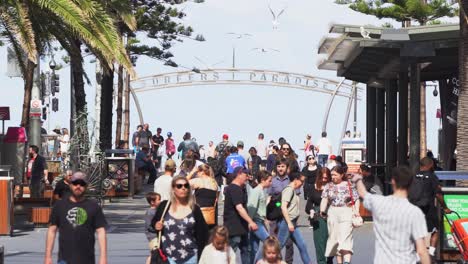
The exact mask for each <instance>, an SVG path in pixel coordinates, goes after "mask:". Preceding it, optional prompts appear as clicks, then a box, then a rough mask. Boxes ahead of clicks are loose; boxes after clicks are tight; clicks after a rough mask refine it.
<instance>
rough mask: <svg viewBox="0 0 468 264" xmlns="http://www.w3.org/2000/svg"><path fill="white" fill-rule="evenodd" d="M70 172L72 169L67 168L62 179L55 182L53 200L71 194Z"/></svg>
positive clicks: (71, 172)
mask: <svg viewBox="0 0 468 264" xmlns="http://www.w3.org/2000/svg"><path fill="white" fill-rule="evenodd" d="M72 174H73V171H72V170H67V172H66V174H65V176H64V177H63V179H62V180H60V181H58V182H57V184H56V185H55V189H54V200H60V199H64V198H67V197H68V196H70V195H71V190H70V184H71V176H72Z"/></svg>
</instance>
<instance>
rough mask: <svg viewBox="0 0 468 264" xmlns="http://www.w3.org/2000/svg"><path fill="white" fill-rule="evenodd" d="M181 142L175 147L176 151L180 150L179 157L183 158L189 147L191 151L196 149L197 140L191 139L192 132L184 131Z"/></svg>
mask: <svg viewBox="0 0 468 264" xmlns="http://www.w3.org/2000/svg"><path fill="white" fill-rule="evenodd" d="M183 140H184V141H182V142H180V144H179V146H178V147H177V151H179V152H181V155H180V158H181V159H185V153H187V151H188V150H189V149H190V150H192V151H198V144H197V142H195V141H193V140H192V134H190V132H185V134H184V137H183Z"/></svg>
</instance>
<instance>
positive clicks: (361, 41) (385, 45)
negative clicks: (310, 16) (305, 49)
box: [318, 24, 459, 84]
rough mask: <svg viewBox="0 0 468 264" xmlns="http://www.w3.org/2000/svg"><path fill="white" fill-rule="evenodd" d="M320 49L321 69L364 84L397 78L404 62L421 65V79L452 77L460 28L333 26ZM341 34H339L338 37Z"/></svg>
mask: <svg viewBox="0 0 468 264" xmlns="http://www.w3.org/2000/svg"><path fill="white" fill-rule="evenodd" d="M329 32H330V33H331V35H332V36H329V37H325V38H324V39H323V40H322V41H321V42H320V46H319V49H318V53H319V54H326V58H325V59H323V60H321V61H320V62H319V65H318V68H319V69H324V70H333V71H336V72H337V75H338V76H340V77H345V78H346V79H348V80H353V81H357V82H362V83H368V84H372V83H376V84H378V83H382V82H380V81H381V80H384V79H396V78H397V76H398V73H399V72H400V68H401V65H402V63H404V62H405V61H406V62H413V61H417V62H419V63H421V69H422V70H421V80H422V81H431V80H439V79H444V78H449V77H451V76H453V74H454V73H456V72H457V70H458V40H459V25H458V24H443V25H434V26H418V27H410V28H404V29H390V28H378V27H371V26H353V25H332V26H331V28H330V31H329ZM337 34H340V35H337ZM333 35H334V36H333Z"/></svg>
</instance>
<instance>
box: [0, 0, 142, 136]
mask: <svg viewBox="0 0 468 264" xmlns="http://www.w3.org/2000/svg"><path fill="white" fill-rule="evenodd" d="M38 11H43V12H48V13H49V14H50V16H46V17H40V18H41V23H39V25H36V24H32V23H31V18H32V17H34V16H35V14H36V12H38ZM46 18H47V19H51V18H54V19H57V20H58V21H60V23H61V24H62V25H65V26H66V27H67V28H68V29H69V30H68V31H67V32H69V33H71V34H73V35H74V36H76V37H77V38H78V39H80V40H82V41H83V42H85V43H86V44H87V45H88V46H89V47H91V48H93V49H94V50H95V51H97V52H99V53H100V55H101V57H102V58H103V59H104V60H103V62H104V63H106V64H107V65H108V66H109V67H112V64H113V63H114V62H118V63H120V64H122V65H123V66H124V67H125V68H126V69H127V70H128V71H129V72H130V73H131V74H132V75H134V71H133V67H132V64H131V62H130V59H129V57H128V56H127V53H126V52H125V49H124V46H123V43H122V41H121V39H120V35H119V33H118V31H117V30H116V27H115V24H114V20H113V19H112V17H111V16H110V15H109V14H108V13H107V12H106V10H105V9H104V8H103V5H101V4H100V3H99V2H96V1H92V0H83V1H79V2H76V1H72V0H49V1H43V0H31V1H28V2H27V3H26V1H18V0H4V1H1V2H0V25H1V26H2V29H3V31H4V32H6V33H7V36H9V39H10V42H12V44H13V46H14V47H16V48H15V50H16V51H17V55H18V58H21V57H22V53H23V52H24V54H26V56H27V58H28V62H27V63H25V64H26V65H22V66H21V68H22V69H23V72H24V74H23V76H24V79H25V98H24V108H23V115H22V122H21V123H22V125H23V126H26V127H27V125H28V123H29V121H28V118H29V100H30V98H31V97H30V96H31V95H30V94H31V89H32V83H33V73H34V68H35V63H36V62H37V57H38V53H40V52H41V50H40V49H38V47H37V44H38V41H37V40H36V33H37V32H36V31H35V28H36V27H38V26H42V25H43V23H44V22H45V21H46V20H47V19H46ZM45 30H47V29H45Z"/></svg>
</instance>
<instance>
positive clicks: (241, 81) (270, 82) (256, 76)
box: [130, 68, 359, 134]
mask: <svg viewBox="0 0 468 264" xmlns="http://www.w3.org/2000/svg"><path fill="white" fill-rule="evenodd" d="M206 85H249V86H251V85H256V86H276V87H285V88H293V89H300V90H307V91H314V92H320V93H326V94H330V95H331V96H330V99H329V102H328V106H327V109H326V111H325V117H324V121H323V126H322V129H323V131H326V127H327V121H328V113H329V112H330V109H331V106H332V104H333V100H334V98H335V97H336V96H341V97H346V98H348V99H349V101H348V110H347V113H346V116H345V117H346V120H345V126H346V125H347V122H348V119H349V114H350V105H351V104H352V102H353V100H359V97H358V90H359V89H358V88H357V87H356V85H355V83H351V82H347V81H346V80H344V79H343V80H341V81H339V82H338V81H334V80H330V79H325V78H320V77H315V76H312V75H306V74H301V73H292V72H284V71H272V70H259V69H239V68H227V69H224V68H220V69H206V70H196V69H194V70H191V71H179V72H170V73H164V74H156V75H151V76H146V77H142V78H138V79H135V80H132V81H131V89H130V90H131V92H132V96H133V99H134V101H135V105H136V107H137V110H138V114H139V117H140V122H141V123H142V124H143V123H144V122H143V114H142V112H141V108H140V105H139V102H138V98H137V95H136V93H139V92H145V91H152V90H162V89H170V88H178V87H184V86H206ZM345 128H346V127H345ZM343 134H344V132H343Z"/></svg>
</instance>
